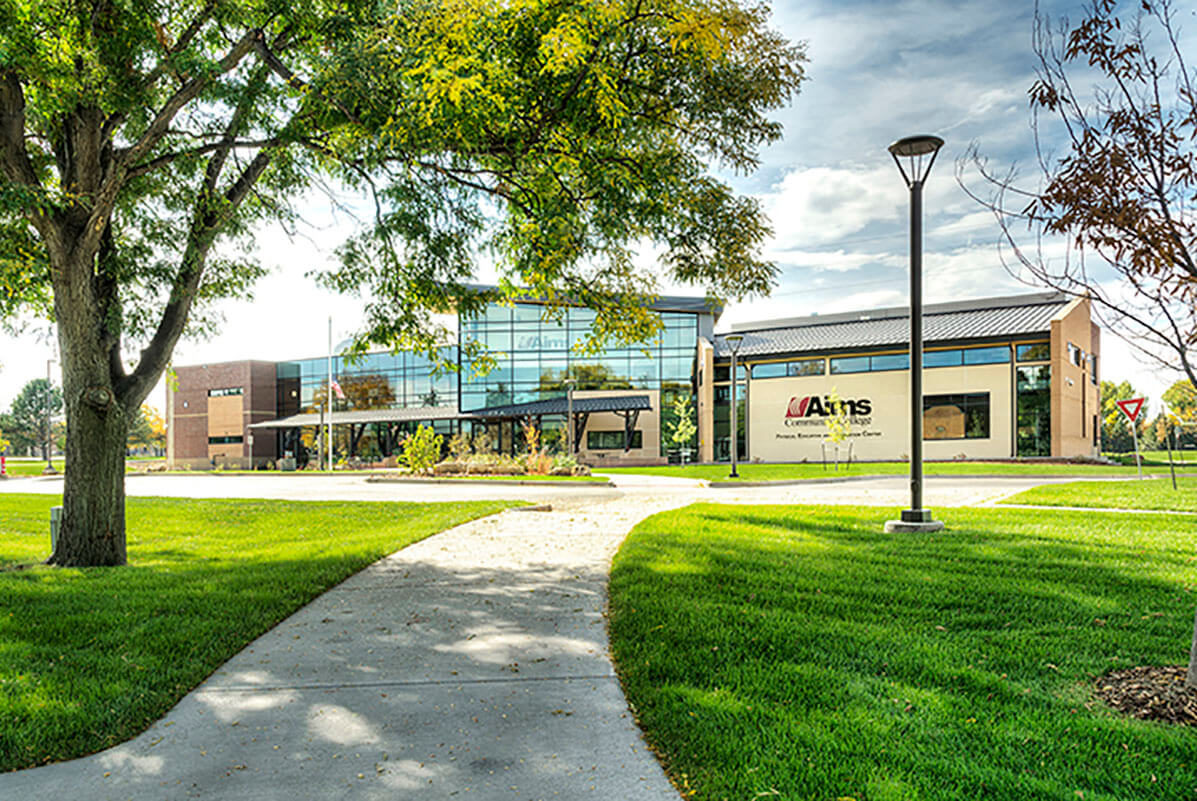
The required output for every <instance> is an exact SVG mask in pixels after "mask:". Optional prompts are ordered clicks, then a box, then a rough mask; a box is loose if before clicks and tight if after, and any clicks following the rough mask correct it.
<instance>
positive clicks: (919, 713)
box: [610, 504, 1197, 801]
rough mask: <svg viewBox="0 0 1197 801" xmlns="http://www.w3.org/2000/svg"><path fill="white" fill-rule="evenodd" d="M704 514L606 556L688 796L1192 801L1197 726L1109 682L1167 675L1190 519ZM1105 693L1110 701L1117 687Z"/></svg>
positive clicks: (1176, 642) (828, 511)
mask: <svg viewBox="0 0 1197 801" xmlns="http://www.w3.org/2000/svg"><path fill="white" fill-rule="evenodd" d="M895 516H896V510H892V509H883V508H851V507H749V506H722V505H716V504H702V505H696V506H691V507H688V508H686V509H683V510H680V511H677V512H669V513H664V514H660V515H656V516H654V517H651V518H649V519H647V520H646V521H644V522H642V523H641V524H640V525H639V526H637V528H636V529H635V530H634V531H633V532H632V534H631V535H630V536H629V537H628V539H627V541H626V542H625V544H624V546H623V547H622V549H621V550H620V552H619V554H618V555H617V556H616V559H615V562H614V567H613V571H612V578H611V586H610V597H611V601H610V603H611V611H610V627H611V639H612V649H613V653H614V656H615V660H616V664H617V669H618V671H619V673H620V677H621V679H622V681H623V686H624V688H625V691H626V693H627V695H628V698H629V700H630V702H631V704H632V705H633V708H634V710H635V712H636V715H637V718H638V720H639V722H640V724H641V726H642V727H643V729H644V731H645V734H646V737H647V738H648V740H649V742H650V743H651V745H652V746H653V748H654V749H655V750H656V752H657V753H658V754H659V755H660V757H661V759H662V761H663V763H664V764H665V766H666V769H667V771H668V772H669V775H670V776H671V778H672V779H673V781H674V782H675V784H676V785H677V786H678V788H679V790H681V791H682V793H683V794H685V796H686V797H687V798H694V799H699V800H700V801H703V800H707V801H716V799H752V798H774V797H776V798H786V799H819V800H820V801H824V800H826V801H830V800H831V799H841V798H844V799H847V798H851V799H855V801H887V800H888V799H922V800H923V801H940V800H947V799H952V800H953V801H955V800H956V799H959V800H960V801H964V800H965V799H968V800H969V801H972V799H1011V800H1014V799H1029V798H1060V799H1065V798H1068V799H1085V801H1094V799H1099V800H1102V801H1110V800H1112V799H1138V798H1152V799H1177V801H1179V800H1180V799H1186V800H1187V799H1192V798H1193V797H1194V795H1195V794H1197V739H1195V732H1194V730H1193V729H1192V728H1191V727H1189V726H1177V725H1170V724H1166V723H1160V722H1154V721H1145V720H1139V719H1135V718H1134V717H1131V716H1130V715H1129V714H1124V713H1122V712H1120V711H1118V710H1117V709H1115V708H1113V707H1111V706H1110V705H1108V704H1107V703H1106V701H1105V700H1103V698H1102V697H1101V695H1100V687H1101V686H1104V684H1110V683H1111V677H1112V676H1117V675H1118V674H1119V672H1121V671H1128V670H1131V669H1133V668H1138V667H1143V666H1158V667H1166V666H1175V665H1179V664H1183V663H1184V662H1185V661H1186V660H1187V658H1188V652H1189V644H1190V637H1191V635H1192V627H1193V609H1194V605H1195V604H1197V595H1195V594H1194V591H1193V590H1194V585H1193V581H1194V566H1193V562H1192V554H1193V553H1194V552H1195V550H1197V527H1194V525H1193V521H1192V518H1191V517H1187V516H1168V515H1158V516H1157V515H1152V516H1151V517H1150V518H1145V517H1144V516H1143V515H1129V514H1128V515H1119V514H1113V513H1110V514H1102V515H1100V516H1095V515H1093V514H1091V513H1083V512H1066V511H1060V510H1043V511H1038V510H1019V511H1018V512H1017V513H1014V512H1012V511H1007V510H966V509H942V510H939V513H938V514H937V516H938V517H940V518H941V519H943V520H944V521H946V522H947V525H948V531H946V532H941V533H937V534H903V535H887V534H884V533H882V525H883V524H884V521H885V520H887V519H890V518H892V517H895ZM1103 682H1104V684H1103Z"/></svg>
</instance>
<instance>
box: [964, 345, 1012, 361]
mask: <svg viewBox="0 0 1197 801" xmlns="http://www.w3.org/2000/svg"><path fill="white" fill-rule="evenodd" d="M1009 361H1010V348H1008V347H1006V346H1005V345H996V346H994V347H991V348H965V350H964V363H965V364H1008V363H1009Z"/></svg>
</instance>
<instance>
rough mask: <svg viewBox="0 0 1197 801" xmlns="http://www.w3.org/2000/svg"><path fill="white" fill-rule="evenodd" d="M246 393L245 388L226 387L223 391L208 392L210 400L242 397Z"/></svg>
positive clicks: (213, 390)
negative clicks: (232, 396)
mask: <svg viewBox="0 0 1197 801" xmlns="http://www.w3.org/2000/svg"><path fill="white" fill-rule="evenodd" d="M243 391H244V388H243V387H225V388H223V389H210V390H208V397H209V398H223V397H226V396H228V395H240V394H242V392H243Z"/></svg>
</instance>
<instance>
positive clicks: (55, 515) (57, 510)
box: [50, 506, 62, 556]
mask: <svg viewBox="0 0 1197 801" xmlns="http://www.w3.org/2000/svg"><path fill="white" fill-rule="evenodd" d="M60 528H62V507H61V506H51V507H50V555H51V556H53V555H54V551H55V550H56V549H57V548H58V530H59V529H60Z"/></svg>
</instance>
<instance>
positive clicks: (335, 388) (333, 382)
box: [328, 378, 345, 400]
mask: <svg viewBox="0 0 1197 801" xmlns="http://www.w3.org/2000/svg"><path fill="white" fill-rule="evenodd" d="M328 385H329V386H330V387H332V391H333V392H334V393H336V395H337V400H345V390H343V389H341V385H340V384H338V383H337V379H335V378H334V379H332V380H331V381H329V382H328Z"/></svg>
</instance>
